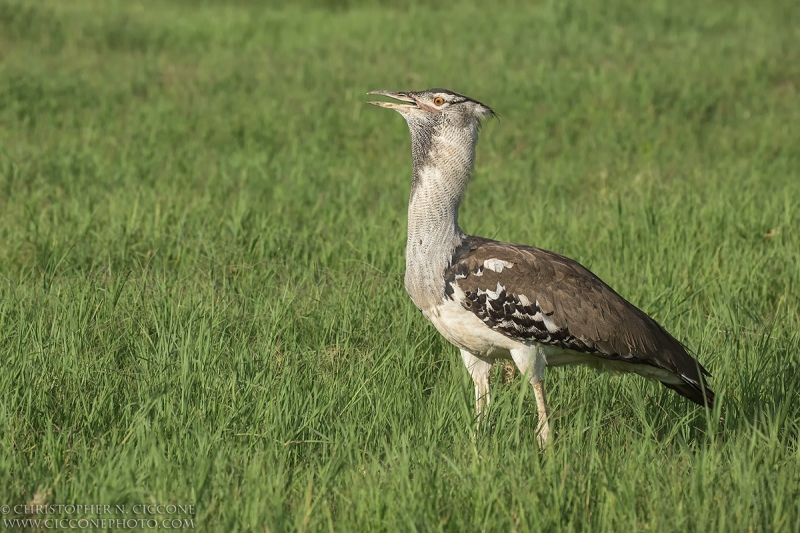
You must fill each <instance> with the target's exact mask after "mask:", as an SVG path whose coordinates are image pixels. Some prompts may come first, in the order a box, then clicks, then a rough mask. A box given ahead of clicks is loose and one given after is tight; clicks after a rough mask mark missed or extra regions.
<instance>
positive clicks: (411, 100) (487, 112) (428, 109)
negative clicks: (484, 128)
mask: <svg viewBox="0 0 800 533" xmlns="http://www.w3.org/2000/svg"><path fill="white" fill-rule="evenodd" d="M367 94H379V95H381V96H387V97H389V98H393V99H395V100H399V101H400V102H405V103H402V104H399V103H394V102H369V103H370V104H372V105H376V106H378V107H385V108H386V109H394V110H395V111H397V112H398V113H400V114H401V115H402V116H403V118H404V119H406V122H408V127H409V128H410V129H411V132H412V134H414V133H416V132H419V131H426V132H430V134H434V133H435V132H440V131H441V130H442V129H443V128H446V129H450V128H453V129H460V130H462V131H464V130H466V131H467V132H470V133H473V134H474V133H477V131H478V129H479V128H480V124H481V121H482V120H483V119H485V118H487V117H492V116H495V113H494V111H492V110H491V108H490V107H489V106H487V105H484V104H482V103H480V102H478V101H477V100H473V99H472V98H469V97H468V96H464V95H463V94H459V93H456V92H453V91H448V90H447V89H428V90H425V91H417V92H395V91H370V92H369V93H367Z"/></svg>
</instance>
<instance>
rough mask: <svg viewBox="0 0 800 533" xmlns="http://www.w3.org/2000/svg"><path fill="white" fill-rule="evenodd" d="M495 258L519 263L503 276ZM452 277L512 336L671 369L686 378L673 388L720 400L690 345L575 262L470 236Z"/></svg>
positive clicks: (476, 307)
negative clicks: (491, 265) (491, 262)
mask: <svg viewBox="0 0 800 533" xmlns="http://www.w3.org/2000/svg"><path fill="white" fill-rule="evenodd" d="M487 260H497V261H500V262H506V263H510V264H511V265H512V266H511V267H510V268H503V269H502V270H501V271H500V272H497V271H495V270H493V269H491V268H485V267H484V264H485V261H487ZM445 280H446V283H445V292H446V294H447V295H448V296H450V297H451V298H452V297H453V296H452V295H453V293H454V290H455V286H457V287H458V288H459V289H461V290H462V291H464V294H465V295H466V298H465V299H464V301H463V302H462V305H464V307H465V308H467V309H469V310H470V311H472V312H473V313H475V314H476V315H477V316H478V317H479V318H480V319H481V320H483V322H484V323H485V324H486V325H487V326H489V327H492V328H493V329H496V330H498V331H500V332H502V333H503V334H505V335H507V336H509V337H512V338H514V339H517V340H521V341H536V342H540V343H543V344H548V345H553V346H558V347H561V348H564V349H569V350H573V351H577V352H582V353H588V354H591V355H594V356H597V357H601V358H603V359H610V360H620V361H624V362H626V363H632V364H646V365H651V366H654V367H657V368H661V369H664V370H668V371H669V372H672V373H674V374H676V375H677V376H679V377H680V378H681V380H682V381H683V383H682V384H679V385H674V384H666V385H667V386H668V387H670V388H672V389H675V390H676V391H678V392H679V393H680V394H682V395H684V396H686V397H687V398H689V399H690V400H692V401H694V402H696V403H699V404H701V405H702V404H703V402H704V400H705V401H706V402H707V403H708V404H709V405H711V404H712V402H713V398H714V394H713V392H711V390H710V389H708V387H707V385H706V381H705V378H704V376H707V375H710V374H709V373H708V371H707V370H706V369H705V368H703V366H702V365H700V363H698V362H697V361H696V360H695V359H694V358H693V357H691V356H690V355H689V354H688V353H687V352H686V349H685V348H684V347H683V345H682V344H681V343H680V342H679V341H678V340H677V339H675V338H674V337H673V336H672V335H670V334H669V333H668V332H667V331H666V330H665V329H664V328H662V327H661V326H660V325H659V324H658V323H657V322H656V321H655V320H653V319H652V318H650V317H649V316H648V315H647V314H645V313H644V312H643V311H641V310H640V309H638V308H637V307H636V306H634V305H633V304H631V303H630V302H628V301H627V300H625V299H624V298H623V297H622V296H620V295H619V294H617V293H616V292H615V291H614V290H613V289H611V287H609V286H608V285H606V284H605V283H604V282H603V281H602V280H601V279H600V278H598V277H597V276H595V275H594V274H593V273H592V272H590V271H589V270H588V269H586V268H585V267H583V266H582V265H580V264H579V263H577V262H576V261H573V260H572V259H569V258H567V257H564V256H562V255H559V254H556V253H554V252H550V251H547V250H541V249H539V248H533V247H530V246H521V245H511V244H505V243H499V242H497V241H492V240H490V239H483V238H480V237H467V238H465V240H464V242H463V244H462V245H461V246H460V247H459V248H458V249H457V250H456V253H455V255H454V258H453V261H452V264H451V265H450V267H449V268H448V269H447V271H446V272H445ZM684 384H685V385H684Z"/></svg>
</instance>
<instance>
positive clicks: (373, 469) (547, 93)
mask: <svg viewBox="0 0 800 533" xmlns="http://www.w3.org/2000/svg"><path fill="white" fill-rule="evenodd" d="M798 27H800V11H798V9H797V7H796V5H795V2H793V1H791V0H778V1H775V2H772V3H769V4H764V5H756V4H751V3H746V2H722V1H719V2H713V1H711V2H704V3H697V2H689V1H684V0H679V1H674V2H663V1H656V2H648V3H640V2H634V1H632V0H615V1H614V2H599V1H598V2H594V1H590V2H560V1H549V0H545V1H543V2H540V3H538V4H536V5H528V4H527V3H519V4H517V3H513V2H510V3H507V4H504V5H502V6H500V7H497V8H492V9H487V8H485V7H481V6H480V5H479V4H477V3H476V4H471V3H466V4H459V5H444V4H435V3H431V4H430V5H428V4H421V3H416V2H408V3H403V2H401V3H399V4H398V3H396V2H392V3H391V5H389V6H385V5H380V4H378V3H366V4H363V5H362V4H358V5H356V3H352V4H351V3H349V2H347V1H345V0H343V1H331V2H329V3H327V4H323V3H316V2H312V1H309V2H306V3H305V4H304V5H303V6H298V7H293V8H291V7H280V6H266V5H261V4H259V3H256V2H245V1H240V2H179V1H172V2H155V1H152V2H144V1H139V2H122V1H100V0H75V1H73V2H61V1H59V0H42V1H33V0H29V1H27V0H0V59H1V60H0V358H1V359H0V361H1V363H0V364H1V365H2V372H0V428H2V429H0V434H2V436H3V437H2V439H0V504H7V505H12V506H13V505H15V504H25V503H34V502H38V503H41V502H45V503H50V504H62V505H64V504H79V503H88V502H91V503H98V504H110V505H126V506H128V507H127V509H129V510H130V509H131V506H132V505H134V504H140V503H156V504H169V503H172V504H193V505H195V506H196V514H195V515H193V516H191V517H188V518H191V519H193V520H194V525H195V528H196V529H200V530H204V531H250V530H258V531H272V532H278V531H295V530H297V531H319V530H323V531H325V530H334V531H367V530H387V531H397V530H400V531H435V530H442V531H478V530H481V531H508V530H511V531H538V530H546V531H555V530H564V531H623V530H638V531H644V530H653V531H798V530H800V503H799V502H800V447H799V446H798V433H799V432H800V377H798V376H800V334H799V333H798V331H800V128H798V124H800V95H799V94H798V91H799V90H800V48H798V47H797V46H796V43H797V40H798V38H799V37H800V34H799V33H798ZM434 86H443V87H448V88H451V89H454V90H457V91H460V92H464V93H466V94H468V95H470V96H473V97H475V98H477V99H479V100H481V101H484V102H486V103H487V104H489V105H491V106H492V107H493V108H494V109H495V110H496V111H497V112H498V114H499V115H500V117H501V119H500V120H499V121H491V122H490V123H488V124H487V125H486V126H485V128H484V130H483V134H482V140H481V143H480V144H479V147H478V160H477V167H476V172H475V179H474V182H473V184H472V185H471V188H470V189H469V190H468V192H467V197H466V200H465V204H464V206H463V208H462V212H461V223H462V226H463V227H464V229H465V230H466V231H468V232H470V233H475V234H479V235H486V236H491V237H494V238H498V239H502V240H508V241H512V242H521V243H526V244H536V245H538V246H540V247H543V248H548V249H552V250H555V251H558V252H561V253H564V254H567V255H570V256H572V257H574V258H576V259H578V260H580V261H581V262H582V263H584V264H585V265H587V266H588V267H590V268H591V269H592V270H593V271H595V272H596V273H597V274H598V275H599V276H600V277H602V278H603V279H605V280H606V281H607V282H608V283H609V284H610V285H611V286H613V287H614V288H615V289H616V290H617V291H618V292H620V293H621V294H622V295H624V296H625V297H627V298H628V299H629V300H631V301H632V302H634V303H636V304H637V305H639V306H640V307H642V308H643V309H644V310H646V311H647V312H648V313H650V314H651V315H652V316H654V317H655V318H656V319H657V320H659V321H660V322H661V323H662V324H664V325H665V327H667V329H669V330H670V331H671V332H672V333H673V334H674V335H675V336H676V337H677V338H679V339H680V340H682V341H683V342H684V343H686V344H687V346H688V347H689V348H690V349H691V350H692V351H693V352H694V353H696V354H698V357H699V359H700V360H701V361H702V362H703V363H704V364H705V365H706V366H707V367H708V368H709V369H710V370H711V372H712V373H713V374H714V379H713V380H712V386H713V388H714V389H715V390H716V391H717V393H718V398H719V401H718V405H717V407H716V408H715V410H714V412H711V413H705V412H704V411H703V410H702V409H700V408H697V407H695V406H693V405H691V404H689V403H688V402H687V401H685V400H684V399H682V398H680V397H678V396H677V395H675V394H674V393H672V392H671V391H669V390H667V389H665V388H663V387H661V386H660V385H658V384H656V383H650V382H645V381H644V380H642V379H639V378H637V377H635V376H625V377H620V378H610V377H608V376H602V375H596V374H593V373H592V372H591V371H589V370H586V369H581V368H567V369H555V370H553V369H551V370H550V371H548V374H547V382H546V383H547V386H548V387H549V399H550V402H551V408H552V409H553V411H554V417H555V422H554V429H555V441H554V443H553V446H552V448H551V449H550V450H548V451H547V452H545V453H541V452H539V450H538V448H537V446H536V441H535V436H534V430H535V427H536V415H535V413H536V408H535V402H534V401H533V398H532V395H531V394H530V391H529V387H527V386H523V384H522V383H521V380H520V379H519V377H518V376H517V377H514V378H512V379H509V380H504V379H502V378H503V376H502V375H501V369H499V368H498V369H497V372H495V375H494V381H493V393H494V401H493V403H492V408H491V412H490V421H491V424H490V426H489V427H488V428H486V429H485V430H484V431H482V432H481V433H480V434H479V435H478V436H477V438H475V439H473V436H472V427H473V419H472V416H473V415H472V409H473V399H472V386H471V382H470V380H469V377H468V376H467V373H466V371H465V370H464V369H463V368H462V366H463V365H462V363H461V361H460V358H459V357H458V355H457V353H456V350H455V348H453V347H451V346H449V345H447V344H446V343H445V342H444V341H443V340H442V339H441V338H440V337H439V336H438V334H437V333H436V332H435V331H434V330H433V328H432V327H431V326H430V325H428V324H427V323H426V322H425V321H424V319H423V317H422V316H421V315H420V314H419V313H418V312H417V311H416V310H415V309H414V308H413V306H412V304H411V303H410V301H409V300H408V298H407V296H406V294H405V291H404V289H403V287H402V275H403V267H404V262H403V246H404V242H405V235H404V232H405V211H404V209H405V206H406V202H407V195H408V189H409V182H410V178H409V176H410V142H409V137H408V132H407V129H406V127H405V125H404V124H403V122H402V120H401V119H400V118H399V117H397V116H395V115H393V114H390V113H388V112H386V111H383V110H378V109H374V108H371V107H369V106H366V105H364V102H365V101H366V100H367V99H368V98H367V97H366V96H365V95H364V93H366V91H368V90H371V89H399V90H402V89H420V88H425V87H434ZM15 516H16V517H18V518H26V516H18V515H15V514H14V513H13V512H12V513H10V514H7V515H4V516H3V517H2V518H6V519H8V518H14V517H15ZM61 516H66V515H65V514H63V513H62V515H61ZM85 516H91V513H90V514H89V515H85ZM101 517H105V518H109V517H108V516H101ZM32 518H43V517H42V516H33V517H32ZM113 518H119V516H113ZM124 518H142V516H138V515H134V514H132V512H131V511H128V514H127V515H125V516H124ZM148 518H149V516H148ZM156 518H158V519H159V520H161V518H162V517H156ZM179 518H187V516H185V515H181V516H180V517H179ZM159 523H160V522H159ZM7 527H9V526H7Z"/></svg>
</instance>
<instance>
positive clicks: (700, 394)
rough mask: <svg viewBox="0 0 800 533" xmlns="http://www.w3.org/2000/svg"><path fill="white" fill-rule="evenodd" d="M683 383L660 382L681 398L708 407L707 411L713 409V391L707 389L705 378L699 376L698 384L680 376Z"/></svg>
mask: <svg viewBox="0 0 800 533" xmlns="http://www.w3.org/2000/svg"><path fill="white" fill-rule="evenodd" d="M704 370H705V369H704ZM680 377H681V380H682V381H683V383H678V384H677V385H676V384H673V383H664V382H663V381H662V382H661V384H662V385H664V386H665V387H669V388H670V389H672V390H674V391H675V392H677V393H678V394H680V395H681V396H685V397H686V398H688V399H690V400H692V401H693V402H694V403H696V404H697V405H708V408H709V409H713V408H714V391H712V390H711V389H710V388H708V383H706V379H705V376H702V375H701V376H700V382H697V381H694V380H691V379H688V378H687V377H685V376H680Z"/></svg>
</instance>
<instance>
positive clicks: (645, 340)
mask: <svg viewBox="0 0 800 533" xmlns="http://www.w3.org/2000/svg"><path fill="white" fill-rule="evenodd" d="M369 94H378V95H382V96H386V97H389V98H392V99H394V100H396V101H398V102H402V103H394V102H370V103H371V104H374V105H376V106H379V107H384V108H386V109H393V110H394V111H397V112H398V113H400V115H402V117H403V118H404V119H405V120H406V122H407V123H408V128H409V130H410V131H411V154H412V180H411V196H410V199H409V204H408V240H407V241H406V273H405V286H406V290H407V291H408V294H409V296H411V300H412V301H413V302H414V305H416V306H417V308H419V309H420V311H422V313H423V315H425V317H426V318H427V319H428V320H430V322H431V323H432V324H433V325H434V326H435V327H436V329H437V330H439V332H440V333H441V334H442V335H444V337H445V338H446V339H447V340H448V341H450V342H451V343H452V344H454V345H455V346H456V347H458V348H459V349H460V350H461V357H462V359H463V360H464V364H465V365H466V367H467V370H468V371H469V373H470V375H471V376H472V380H473V382H474V383H475V405H476V413H477V417H478V420H479V421H480V419H481V418H482V415H483V414H484V413H485V408H486V406H487V405H488V404H489V371H490V369H491V367H492V364H493V363H494V362H495V361H496V360H498V359H512V360H513V361H514V363H515V364H516V366H517V368H519V370H520V372H521V373H522V374H523V375H525V376H527V378H528V379H529V380H530V383H531V384H532V385H533V390H534V395H535V397H536V405H537V409H538V414H539V420H538V425H537V439H538V441H539V444H540V445H541V446H544V445H545V444H546V443H547V442H548V439H549V435H550V426H549V422H548V416H549V410H548V407H547V402H546V399H545V390H544V384H543V379H544V369H545V367H546V366H562V365H572V364H583V365H589V366H591V367H593V368H595V369H597V370H604V371H611V372H634V373H636V374H639V375H641V376H644V377H646V378H650V379H655V380H658V381H660V382H661V383H662V384H664V385H665V386H667V387H669V388H670V389H673V390H675V391H677V392H678V393H679V394H681V395H683V396H685V397H686V398H688V399H690V400H692V401H693V402H695V403H698V404H700V405H704V404H705V405H708V406H709V407H711V406H712V404H713V401H714V393H713V392H712V391H711V390H710V389H709V388H708V385H707V383H706V376H709V375H710V374H709V373H708V371H706V369H705V368H703V366H702V365H701V364H700V363H699V362H697V361H696V360H695V359H694V358H692V357H691V356H690V355H689V354H688V353H687V352H686V350H685V349H684V347H683V345H681V343H680V342H678V341H677V340H676V339H675V338H674V337H673V336H672V335H670V334H669V333H668V332H667V331H666V330H665V329H664V328H663V327H661V326H660V325H659V324H658V323H657V322H656V321H655V320H653V319H652V318H650V317H649V316H648V315H646V314H645V313H644V312H643V311H641V310H640V309H638V308H637V307H636V306H634V305H633V304H631V303H629V302H628V301H627V300H625V299H624V298H623V297H622V296H620V295H619V294H617V293H616V292H614V290H613V289H611V288H610V287H609V286H608V285H606V284H605V283H604V282H603V281H602V280H600V278H598V277H597V276H595V275H594V274H592V273H591V272H590V271H589V270H587V269H586V268H584V267H583V266H581V265H580V264H579V263H577V262H576V261H573V260H572V259H569V258H568V257H564V256H563V255H559V254H557V253H554V252H550V251H547V250H542V249H539V248H534V247H531V246H524V245H519V244H509V243H504V242H497V241H494V240H491V239H485V238H483V237H476V236H472V235H466V234H464V232H462V231H461V229H460V228H459V226H458V208H459V205H460V203H461V198H462V195H463V193H464V189H465V188H466V186H467V183H468V182H469V178H470V174H471V173H472V169H473V163H474V160H475V145H476V144H477V142H478V130H479V129H480V125H481V121H482V120H483V119H485V118H487V117H491V116H493V115H494V112H493V111H492V110H491V109H490V108H489V107H488V106H486V105H484V104H482V103H480V102H478V101H477V100H473V99H472V98H469V97H467V96H464V95H463V94H459V93H456V92H453V91H449V90H446V89H429V90H426V91H419V92H393V91H372V92H370V93H369Z"/></svg>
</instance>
